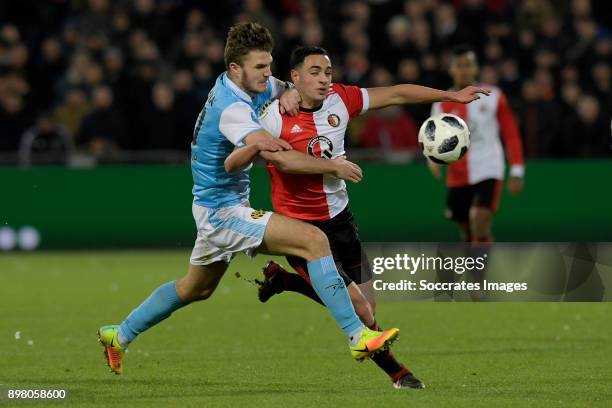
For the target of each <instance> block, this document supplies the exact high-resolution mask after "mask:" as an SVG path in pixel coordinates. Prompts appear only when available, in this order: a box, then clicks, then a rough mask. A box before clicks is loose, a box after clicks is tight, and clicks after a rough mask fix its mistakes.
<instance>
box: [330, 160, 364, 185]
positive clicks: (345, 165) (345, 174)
mask: <svg viewBox="0 0 612 408" xmlns="http://www.w3.org/2000/svg"><path fill="white" fill-rule="evenodd" d="M332 162H333V163H334V165H335V169H334V172H333V175H334V176H335V177H336V178H339V179H341V180H349V181H352V182H353V183H358V182H360V181H361V179H363V171H362V170H361V167H359V166H358V165H356V164H355V163H353V162H351V161H348V160H346V159H345V158H344V156H342V157H338V158H336V159H334V160H332Z"/></svg>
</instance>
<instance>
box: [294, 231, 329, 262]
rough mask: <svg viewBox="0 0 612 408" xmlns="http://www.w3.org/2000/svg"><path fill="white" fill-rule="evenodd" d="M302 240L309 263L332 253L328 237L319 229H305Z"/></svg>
mask: <svg viewBox="0 0 612 408" xmlns="http://www.w3.org/2000/svg"><path fill="white" fill-rule="evenodd" d="M301 238H302V243H303V246H304V250H305V252H306V260H307V261H311V260H314V259H318V258H321V257H323V256H327V255H329V254H330V253H331V250H330V249H329V241H328V240H327V236H325V234H324V233H323V231H321V230H320V229H318V228H317V227H314V226H308V228H305V230H304V234H303V235H302V237H301Z"/></svg>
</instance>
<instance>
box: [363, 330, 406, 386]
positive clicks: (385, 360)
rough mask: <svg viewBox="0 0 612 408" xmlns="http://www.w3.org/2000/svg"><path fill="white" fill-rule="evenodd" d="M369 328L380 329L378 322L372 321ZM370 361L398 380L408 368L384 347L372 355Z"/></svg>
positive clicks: (394, 379)
mask: <svg viewBox="0 0 612 408" xmlns="http://www.w3.org/2000/svg"><path fill="white" fill-rule="evenodd" d="M370 329H372V330H377V331H382V329H381V328H380V326H379V325H378V323H374V324H373V325H371V326H370ZM372 361H374V362H375V363H376V365H377V366H379V367H380V368H381V369H382V370H383V371H384V372H385V373H387V374H388V375H389V377H391V379H392V380H393V381H397V380H399V377H401V376H402V375H403V374H404V373H405V372H409V370H408V369H407V368H406V367H405V366H404V365H403V364H402V363H400V362H399V361H397V359H396V358H395V356H394V355H393V353H392V352H391V350H390V349H386V350H383V351H381V352H380V353H377V354H375V355H373V356H372Z"/></svg>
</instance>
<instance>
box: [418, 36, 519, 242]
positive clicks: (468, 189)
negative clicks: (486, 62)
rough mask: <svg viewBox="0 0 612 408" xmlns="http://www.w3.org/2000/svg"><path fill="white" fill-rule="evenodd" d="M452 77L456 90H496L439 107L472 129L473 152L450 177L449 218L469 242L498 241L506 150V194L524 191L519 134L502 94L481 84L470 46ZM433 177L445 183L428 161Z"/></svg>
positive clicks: (456, 55) (458, 53)
mask: <svg viewBox="0 0 612 408" xmlns="http://www.w3.org/2000/svg"><path fill="white" fill-rule="evenodd" d="M449 72H450V75H451V77H452V80H453V89H462V88H464V87H466V86H470V85H477V86H482V87H485V88H487V89H490V90H491V94H490V95H489V96H488V97H487V98H481V99H478V100H476V101H474V102H473V103H470V104H468V105H465V104H460V103H455V102H436V103H434V104H433V105H432V110H431V111H432V112H431V113H432V115H435V114H437V113H441V112H446V113H452V114H455V115H457V116H459V117H461V118H462V119H463V120H465V122H466V123H467V125H468V126H469V128H470V132H471V136H470V148H469V150H468V152H467V153H466V155H465V156H464V157H463V158H462V159H461V160H459V161H457V162H455V163H453V164H451V165H449V166H448V168H447V172H446V185H447V187H448V190H447V197H446V200H447V202H446V216H447V218H449V219H451V220H453V221H455V222H457V224H458V225H459V228H460V232H461V238H462V240H463V241H465V242H472V243H489V242H492V241H493V234H492V233H491V223H492V219H493V215H494V214H495V211H496V209H497V206H498V205H499V199H500V196H501V187H502V180H503V179H504V172H505V161H504V149H505V151H506V155H507V156H508V161H509V162H510V174H509V176H510V177H509V179H508V182H507V188H508V192H509V193H510V195H516V194H518V193H520V192H521V191H522V190H523V176H524V174H525V164H524V162H523V146H522V142H521V137H520V134H519V130H518V127H517V124H516V121H515V119H514V116H513V114H512V111H511V110H510V107H509V105H508V101H507V99H506V96H505V95H504V93H503V92H502V90H501V89H499V88H497V87H494V86H490V85H488V84H478V83H477V82H476V81H477V78H478V61H477V58H476V53H475V52H474V51H473V50H472V49H471V48H470V47H469V46H467V45H462V46H458V47H457V48H455V49H454V50H453V53H452V58H451V63H450V70H449ZM429 167H430V169H431V171H432V173H433V174H434V176H435V177H436V178H437V179H439V178H440V173H441V171H440V166H439V165H437V164H435V163H433V162H431V161H429Z"/></svg>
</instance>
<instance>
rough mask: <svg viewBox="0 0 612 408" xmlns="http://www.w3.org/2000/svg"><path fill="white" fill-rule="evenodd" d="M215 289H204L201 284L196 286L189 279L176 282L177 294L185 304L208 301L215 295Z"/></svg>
mask: <svg viewBox="0 0 612 408" xmlns="http://www.w3.org/2000/svg"><path fill="white" fill-rule="evenodd" d="M214 291H215V288H214V287H202V285H201V284H197V283H196V284H194V282H192V281H190V280H188V279H179V280H178V281H177V282H176V292H177V294H178V295H179V297H180V298H181V300H182V301H183V302H185V303H191V302H197V301H199V300H206V299H208V298H209V297H211V296H212V294H213V293H214Z"/></svg>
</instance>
